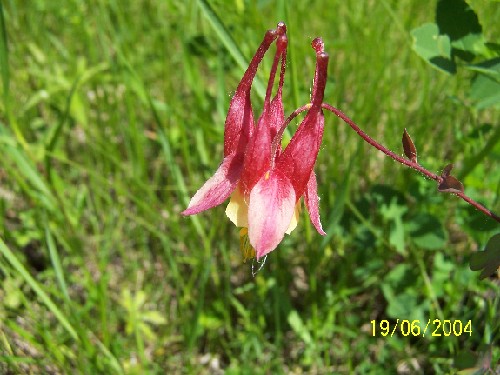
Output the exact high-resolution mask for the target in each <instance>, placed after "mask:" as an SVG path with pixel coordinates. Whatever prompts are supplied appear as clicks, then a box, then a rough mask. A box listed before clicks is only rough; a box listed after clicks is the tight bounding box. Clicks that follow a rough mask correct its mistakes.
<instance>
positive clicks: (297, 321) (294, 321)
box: [288, 310, 314, 345]
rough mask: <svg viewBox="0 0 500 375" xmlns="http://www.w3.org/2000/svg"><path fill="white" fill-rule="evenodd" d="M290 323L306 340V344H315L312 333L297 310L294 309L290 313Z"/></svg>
mask: <svg viewBox="0 0 500 375" xmlns="http://www.w3.org/2000/svg"><path fill="white" fill-rule="evenodd" d="M288 323H290V326H291V327H292V329H293V330H294V331H295V333H296V334H297V335H298V336H299V337H300V338H301V339H302V340H303V341H304V344H306V345H311V344H314V343H313V341H312V338H311V333H310V332H309V330H308V329H307V327H306V326H305V325H304V322H303V321H302V319H301V318H300V316H299V314H298V313H297V311H295V310H293V311H291V312H290V314H289V315H288Z"/></svg>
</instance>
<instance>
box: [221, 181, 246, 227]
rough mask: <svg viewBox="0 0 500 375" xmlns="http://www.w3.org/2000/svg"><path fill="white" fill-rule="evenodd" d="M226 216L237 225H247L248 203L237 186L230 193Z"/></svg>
mask: <svg viewBox="0 0 500 375" xmlns="http://www.w3.org/2000/svg"><path fill="white" fill-rule="evenodd" d="M226 216H227V217H228V218H229V220H231V222H232V223H233V224H234V225H236V226H237V227H248V203H247V202H246V201H245V197H244V195H243V193H242V192H241V189H240V188H239V187H238V188H237V189H236V190H235V191H234V193H233V194H231V200H230V201H229V203H228V205H227V207H226Z"/></svg>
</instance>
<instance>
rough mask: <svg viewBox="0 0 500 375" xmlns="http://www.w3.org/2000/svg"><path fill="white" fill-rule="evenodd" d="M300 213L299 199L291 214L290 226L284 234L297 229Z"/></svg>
mask: <svg viewBox="0 0 500 375" xmlns="http://www.w3.org/2000/svg"><path fill="white" fill-rule="evenodd" d="M300 211H301V206H300V199H299V200H298V201H297V204H296V205H295V210H294V212H293V216H292V221H290V225H289V226H288V229H287V230H286V232H285V233H286V234H290V233H292V231H293V230H294V229H295V228H297V223H298V222H299V216H300Z"/></svg>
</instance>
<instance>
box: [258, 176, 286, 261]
mask: <svg viewBox="0 0 500 375" xmlns="http://www.w3.org/2000/svg"><path fill="white" fill-rule="evenodd" d="M294 209H295V192H294V190H293V187H292V184H291V183H290V181H289V180H288V178H286V177H285V176H283V174H281V173H280V172H279V171H276V170H271V171H269V172H266V173H265V175H264V176H263V177H262V178H261V179H260V180H259V182H257V184H256V185H255V186H254V188H253V189H252V191H251V193H250V205H249V208H248V237H249V238H250V244H251V245H252V246H253V247H254V249H255V252H256V254H257V260H258V259H259V258H261V257H263V256H264V255H266V254H268V253H269V252H271V251H273V250H274V249H275V248H276V247H277V246H278V244H279V243H280V242H281V240H282V239H283V236H284V235H285V232H286V230H287V229H288V226H289V225H290V222H291V220H292V216H293V213H294Z"/></svg>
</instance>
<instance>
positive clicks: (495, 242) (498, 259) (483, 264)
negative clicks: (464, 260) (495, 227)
mask: <svg viewBox="0 0 500 375" xmlns="http://www.w3.org/2000/svg"><path fill="white" fill-rule="evenodd" d="M469 266H470V269H471V270H472V271H480V270H482V272H481V275H480V276H479V277H480V278H481V279H484V278H485V277H488V276H490V275H492V274H493V273H494V272H495V271H496V270H497V269H498V267H500V233H497V234H495V235H494V236H493V237H491V238H490V239H489V240H488V243H487V244H486V247H485V248H484V251H478V252H475V253H474V254H472V255H471V257H470V263H469Z"/></svg>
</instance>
